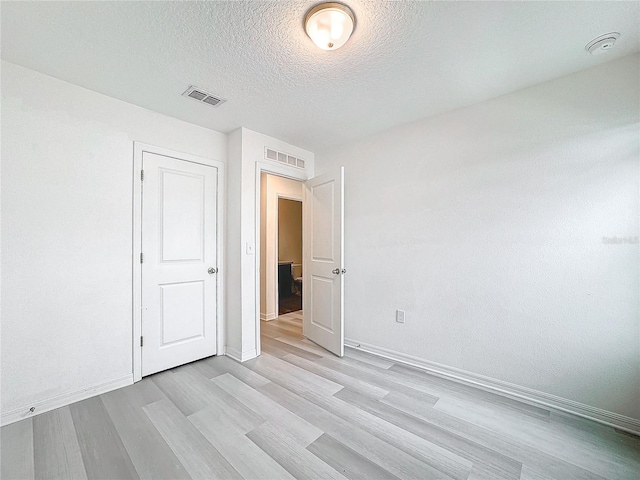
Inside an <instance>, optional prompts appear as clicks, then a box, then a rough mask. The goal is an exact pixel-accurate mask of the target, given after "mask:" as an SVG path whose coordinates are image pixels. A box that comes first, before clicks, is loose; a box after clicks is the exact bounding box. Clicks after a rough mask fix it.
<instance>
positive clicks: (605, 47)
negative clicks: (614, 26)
mask: <svg viewBox="0 0 640 480" xmlns="http://www.w3.org/2000/svg"><path fill="white" fill-rule="evenodd" d="M618 38H620V34H619V33H618V32H611V33H606V34H604V35H600V36H599V37H598V38H594V39H593V40H591V41H590V42H589V43H587V44H586V45H585V47H584V49H585V50H586V51H587V52H589V53H590V54H591V55H600V54H601V53H605V52H608V51H609V50H611V49H612V48H613V46H614V45H615V44H616V40H618Z"/></svg>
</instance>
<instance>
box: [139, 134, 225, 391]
mask: <svg viewBox="0 0 640 480" xmlns="http://www.w3.org/2000/svg"><path fill="white" fill-rule="evenodd" d="M144 152H148V153H154V154H156V155H162V156H165V157H171V158H175V159H176V160H182V161H186V162H191V163H197V164H200V165H205V166H208V167H216V168H217V169H218V178H217V191H216V197H217V198H216V201H217V212H216V243H217V246H216V263H217V268H218V274H217V276H216V277H217V283H216V355H224V343H225V342H224V335H225V318H224V311H225V310H224V292H225V282H224V279H225V276H226V275H225V271H224V256H223V253H224V234H225V231H224V230H225V226H226V219H225V217H224V213H225V212H226V205H225V199H226V195H225V185H226V180H225V165H224V163H222V162H219V161H217V160H212V159H209V158H204V157H199V156H197V155H192V154H190V153H183V152H178V151H176V150H170V149H168V148H164V147H157V146H155V145H149V144H146V143H141V142H133V259H132V264H133V269H132V283H133V298H132V308H133V326H132V327H133V328H132V331H133V338H132V370H133V381H134V382H138V381H140V380H142V347H141V346H140V336H141V335H142V266H141V265H140V253H141V252H142V181H141V179H140V172H141V170H142V155H143V153H144Z"/></svg>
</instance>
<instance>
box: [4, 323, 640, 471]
mask: <svg viewBox="0 0 640 480" xmlns="http://www.w3.org/2000/svg"><path fill="white" fill-rule="evenodd" d="M301 314H302V312H293V313H289V314H286V315H282V316H281V317H279V318H278V319H277V320H274V321H272V322H262V350H263V354H262V356H260V357H259V358H256V359H253V360H251V361H249V362H245V363H244V364H239V363H237V362H235V361H233V360H231V359H230V358H228V357H212V358H208V359H205V360H201V361H199V362H194V363H191V364H189V365H184V366H182V367H178V368H175V369H173V370H169V371H166V372H162V373H159V374H156V375H153V376H150V377H147V378H145V379H143V380H142V381H141V382H138V383H136V384H135V385H132V386H129V387H126V388H122V389H119V390H116V391H113V392H110V393H107V394H104V395H100V396H98V397H94V398H90V399H88V400H84V401H82V402H78V403H75V404H73V405H70V406H67V407H63V408H60V409H57V410H55V411H52V412H48V413H44V414H41V415H38V416H36V417H33V418H30V419H27V420H23V421H21V422H18V423H14V424H12V425H8V426H6V427H3V428H2V429H1V437H2V438H1V440H2V443H1V449H2V451H1V457H0V460H1V472H0V474H1V477H2V479H6V480H9V479H31V478H38V479H41V478H42V479H53V478H71V479H83V478H91V479H93V478H96V479H100V478H104V479H129V478H150V479H161V478H166V479H182V478H185V479H186V478H196V479H214V478H215V479H217V478H221V479H226V478H230V479H235V478H238V479H241V478H244V479H293V478H298V479H367V480H369V479H389V480H391V479H422V480H425V479H456V480H518V479H520V480H541V479H557V480H571V479H593V480H595V479H603V478H606V479H611V480H613V479H629V480H638V479H640V438H639V437H636V436H633V435H630V434H626V433H623V432H619V431H617V430H615V429H613V428H610V427H606V426H603V425H600V424H597V423H595V422H591V421H589V420H584V419H581V418H578V417H574V416H571V415H566V414H562V413H558V412H555V411H549V410H545V409H543V408H539V407H534V406H531V405H527V404H524V403H520V402H517V401H514V400H510V399H507V398H504V397H500V396H497V395H493V394H491V393H487V392H485V391H482V390H477V389H474V388H471V387H468V386H465V385H462V384H459V383H455V382H451V381H449V380H446V379H443V378H440V377H437V376H434V375H430V374H428V373H426V372H423V371H421V370H418V369H414V368H411V367H408V366H406V365H400V364H396V363H394V362H392V361H389V360H385V359H381V358H377V357H374V356H371V355H368V354H366V353H363V352H360V351H357V350H353V349H349V348H347V349H346V355H345V357H344V358H342V359H340V358H337V357H335V356H333V355H332V354H330V353H328V352H326V351H325V350H323V349H321V348H319V347H318V346H316V345H315V344H313V343H311V342H309V341H308V340H306V339H305V338H304V337H303V336H302V317H301Z"/></svg>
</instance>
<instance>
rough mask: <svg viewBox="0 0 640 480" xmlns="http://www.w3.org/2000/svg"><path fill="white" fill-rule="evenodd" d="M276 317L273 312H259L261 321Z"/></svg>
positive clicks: (268, 320)
mask: <svg viewBox="0 0 640 480" xmlns="http://www.w3.org/2000/svg"><path fill="white" fill-rule="evenodd" d="M276 318H278V315H276V314H275V313H262V312H260V320H262V321H263V322H270V321H271V320H275V319H276Z"/></svg>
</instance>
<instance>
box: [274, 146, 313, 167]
mask: <svg viewBox="0 0 640 480" xmlns="http://www.w3.org/2000/svg"><path fill="white" fill-rule="evenodd" d="M264 158H266V159H267V160H273V161H274V162H278V163H283V164H285V165H291V166H292V167H298V168H304V165H305V164H304V160H303V159H301V158H297V157H294V156H293V155H289V154H288V153H284V152H278V151H277V150H274V149H273V148H269V147H264Z"/></svg>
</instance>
